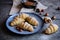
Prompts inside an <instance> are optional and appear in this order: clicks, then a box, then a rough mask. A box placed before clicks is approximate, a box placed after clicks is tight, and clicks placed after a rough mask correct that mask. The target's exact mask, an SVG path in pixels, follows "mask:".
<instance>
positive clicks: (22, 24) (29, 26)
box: [17, 22, 34, 32]
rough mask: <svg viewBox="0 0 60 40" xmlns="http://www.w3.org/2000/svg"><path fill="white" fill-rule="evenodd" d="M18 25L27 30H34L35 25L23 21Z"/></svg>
mask: <svg viewBox="0 0 60 40" xmlns="http://www.w3.org/2000/svg"><path fill="white" fill-rule="evenodd" d="M17 27H19V28H21V29H23V30H27V31H30V32H33V30H34V29H33V27H32V25H30V24H28V23H27V22H25V23H24V22H22V23H20V24H18V25H17Z"/></svg>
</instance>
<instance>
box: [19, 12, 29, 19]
mask: <svg viewBox="0 0 60 40" xmlns="http://www.w3.org/2000/svg"><path fill="white" fill-rule="evenodd" d="M28 16H29V15H28V14H25V13H22V14H20V15H19V17H20V18H23V19H26V18H27V17H28Z"/></svg>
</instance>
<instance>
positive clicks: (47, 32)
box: [45, 24, 58, 34]
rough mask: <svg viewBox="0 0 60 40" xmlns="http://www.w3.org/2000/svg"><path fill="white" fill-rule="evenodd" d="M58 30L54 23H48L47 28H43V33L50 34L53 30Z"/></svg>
mask: <svg viewBox="0 0 60 40" xmlns="http://www.w3.org/2000/svg"><path fill="white" fill-rule="evenodd" d="M57 30H58V26H57V25H56V24H53V25H52V24H50V25H49V28H47V29H46V30H45V33H46V34H52V33H54V32H56V31H57Z"/></svg>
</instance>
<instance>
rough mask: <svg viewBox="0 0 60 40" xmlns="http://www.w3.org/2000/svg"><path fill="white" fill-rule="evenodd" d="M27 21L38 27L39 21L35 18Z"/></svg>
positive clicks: (29, 18)
mask: <svg viewBox="0 0 60 40" xmlns="http://www.w3.org/2000/svg"><path fill="white" fill-rule="evenodd" d="M26 21H28V22H29V23H30V24H32V25H34V26H37V25H38V21H37V20H36V19H35V18H34V17H30V16H29V17H27V18H26Z"/></svg>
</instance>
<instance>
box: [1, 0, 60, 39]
mask: <svg viewBox="0 0 60 40" xmlns="http://www.w3.org/2000/svg"><path fill="white" fill-rule="evenodd" d="M40 2H41V3H42V4H44V5H45V6H47V7H48V9H46V10H45V11H44V13H43V14H45V13H46V12H47V13H49V14H50V15H49V16H50V17H52V16H54V15H55V16H56V17H57V20H55V21H54V23H56V24H57V25H58V26H59V29H58V31H57V32H56V33H54V34H51V35H45V34H43V33H39V32H38V33H36V34H33V35H27V36H26V35H24V36H21V35H17V34H14V33H12V32H10V31H9V30H8V29H7V28H6V26H5V22H6V19H7V18H8V17H9V15H8V14H9V11H10V9H11V7H12V0H0V40H60V10H55V9H56V8H57V7H58V6H60V0H40Z"/></svg>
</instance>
